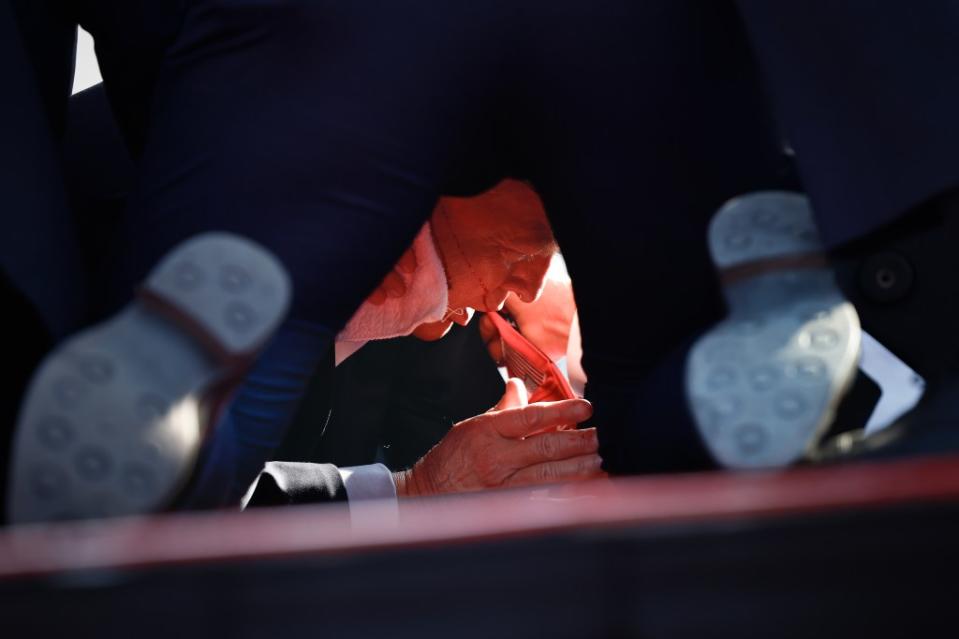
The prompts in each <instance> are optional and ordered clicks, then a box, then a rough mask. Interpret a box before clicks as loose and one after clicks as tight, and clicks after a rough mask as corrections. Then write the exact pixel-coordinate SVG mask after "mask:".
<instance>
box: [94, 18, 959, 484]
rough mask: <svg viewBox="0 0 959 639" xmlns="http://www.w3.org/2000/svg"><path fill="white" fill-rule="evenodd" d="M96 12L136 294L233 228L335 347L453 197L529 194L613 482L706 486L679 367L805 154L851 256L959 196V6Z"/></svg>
mask: <svg viewBox="0 0 959 639" xmlns="http://www.w3.org/2000/svg"><path fill="white" fill-rule="evenodd" d="M121 4H122V5H124V6H122V7H121V6H120V5H121ZM75 6H76V11H77V13H78V19H79V20H80V21H81V22H82V23H84V24H85V25H88V26H89V28H90V29H91V31H92V32H93V34H94V37H95V38H96V39H97V40H98V42H101V43H104V46H102V47H101V48H100V49H99V53H100V56H101V63H102V65H103V68H104V72H105V78H106V83H107V85H108V88H109V90H110V93H111V98H112V99H113V101H114V104H115V106H116V107H117V110H118V113H120V114H124V115H122V116H121V119H122V120H124V121H125V122H133V123H136V122H140V123H143V124H142V125H143V127H144V130H143V131H142V141H143V147H142V148H143V153H142V158H141V165H140V172H139V183H138V186H137V189H136V191H135V194H134V196H133V199H132V202H131V205H130V208H129V209H128V215H127V216H126V217H127V228H126V231H125V238H126V240H125V246H126V249H127V255H126V258H125V262H123V267H122V268H120V269H118V272H119V273H122V275H123V277H122V278H121V279H120V281H118V282H117V283H116V285H117V289H116V290H117V291H119V292H120V293H121V294H125V292H126V291H128V290H129V286H130V285H131V284H132V283H133V282H134V281H136V280H137V279H138V278H139V277H141V276H142V274H143V273H145V272H146V270H147V268H149V266H150V265H151V264H153V263H154V262H155V261H156V260H157V259H158V258H159V257H160V256H161V255H162V254H163V253H164V252H165V251H166V250H168V249H169V248H170V247H171V246H172V245H173V244H174V243H175V242H176V241H178V240H180V239H182V238H184V237H187V236H189V235H192V234H195V233H198V232H201V231H204V230H209V229H226V230H231V231H235V232H238V233H242V234H245V235H248V236H250V237H252V238H254V239H256V240H258V241H260V242H262V243H264V244H265V245H267V246H268V247H269V248H270V249H271V250H273V251H274V252H275V253H276V254H277V255H279V256H280V258H281V259H282V260H283V261H284V263H285V264H286V266H287V267H288V268H289V269H290V271H291V273H292V274H293V277H294V281H295V286H296V300H295V309H294V311H295V317H296V318H298V319H302V320H306V321H308V322H310V324H311V325H312V326H314V327H317V328H318V330H321V331H323V332H325V333H326V334H327V336H332V335H333V334H335V332H336V331H337V330H338V329H339V328H340V327H341V326H342V325H343V324H344V323H345V321H346V320H347V319H348V318H349V316H350V314H351V313H352V311H353V310H354V309H355V308H356V307H357V306H358V304H359V303H360V301H361V300H362V299H363V298H364V296H365V295H366V294H367V293H368V292H369V291H370V290H371V289H372V288H373V286H374V285H375V284H376V282H378V280H379V279H380V278H381V277H382V275H383V273H384V272H386V270H387V269H388V268H389V266H390V265H391V264H392V263H393V262H394V260H395V259H396V258H397V256H398V255H399V254H400V253H401V252H402V250H403V249H404V248H405V246H406V245H407V244H408V243H409V241H410V240H411V239H412V237H413V235H414V234H415V232H416V230H417V229H418V228H419V226H420V225H421V224H422V222H423V220H424V219H426V217H427V216H428V215H429V213H430V210H431V208H432V204H433V202H434V201H435V198H436V196H437V195H438V194H440V193H442V192H458V193H465V192H475V191H478V190H479V189H481V188H482V187H484V186H487V185H489V184H491V183H492V181H493V180H495V179H496V178H498V177H501V176H503V175H514V176H517V177H525V178H528V179H531V180H532V181H533V183H534V185H535V186H536V187H537V189H538V190H539V191H540V193H541V194H542V196H543V198H544V200H545V202H546V204H547V209H548V211H549V215H550V219H551V221H552V222H553V225H554V227H555V231H556V234H557V237H558V239H559V242H560V245H561V247H562V250H563V252H564V254H565V255H566V257H567V262H568V264H569V267H570V270H571V273H572V275H573V278H574V280H575V281H576V294H577V301H578V304H579V308H580V319H581V323H582V327H583V332H584V336H583V338H584V339H583V345H584V350H585V355H584V365H585V367H586V370H587V373H588V375H589V377H590V384H589V388H588V396H589V397H590V398H591V399H593V400H594V405H595V409H596V413H595V418H594V422H595V423H596V424H597V426H598V427H599V428H600V438H601V445H602V452H603V454H604V455H605V456H606V458H607V460H608V465H609V467H610V469H612V470H616V471H643V470H649V469H650V466H649V462H648V461H647V460H649V459H650V458H651V457H657V455H651V454H649V451H656V450H660V451H661V452H662V454H661V455H659V456H658V457H662V458H663V459H662V460H661V461H660V462H659V463H657V464H655V469H656V470H672V469H679V468H688V467H690V466H696V465H699V464H700V463H706V462H705V454H704V453H703V452H702V451H701V450H699V449H697V450H695V451H690V453H689V454H688V455H685V456H678V457H676V456H673V457H675V459H676V461H675V462H674V463H673V462H670V458H671V455H672V453H671V452H670V451H671V450H674V448H675V447H674V446H673V444H672V443H670V442H673V441H683V442H687V444H688V446H691V447H693V448H695V447H696V446H697V444H696V439H695V436H694V435H693V433H692V429H691V424H690V421H689V418H688V415H687V414H686V410H685V408H684V405H683V402H682V401H681V394H680V393H679V392H678V390H677V389H675V386H676V384H678V378H679V375H678V374H677V371H681V367H682V357H683V352H684V351H683V349H684V346H683V344H688V343H689V340H690V338H691V336H694V335H695V334H697V333H699V332H702V331H703V330H705V329H706V328H707V327H708V326H709V325H710V324H711V323H713V322H715V321H716V320H717V319H719V318H720V317H721V316H722V314H723V312H724V309H723V307H722V303H721V301H720V297H719V295H718V287H717V286H716V284H715V278H714V275H713V273H712V268H711V265H710V263H709V259H708V256H707V253H706V247H705V229H706V224H707V221H708V219H709V216H710V215H711V214H712V212H713V211H714V210H715V209H716V207H717V206H719V205H720V204H721V203H722V202H723V201H724V200H725V199H727V198H729V197H731V196H733V195H736V194H739V193H742V192H744V191H751V190H756V189H761V188H770V187H778V186H781V185H782V184H783V182H784V175H785V172H784V171H785V167H786V165H787V163H786V161H785V158H783V156H782V153H781V142H782V139H783V137H784V136H785V137H788V138H789V142H790V144H791V145H792V146H793V147H794V148H795V149H796V151H797V154H798V165H799V168H800V173H801V176H802V179H803V182H804V185H805V186H806V187H807V189H808V190H809V192H810V194H811V196H812V198H813V203H814V205H815V207H816V209H817V211H819V214H820V223H821V225H822V227H823V229H824V230H825V232H826V234H827V239H829V240H830V241H831V242H834V243H835V242H841V241H843V240H845V239H848V238H849V237H852V236H855V235H858V234H861V233H864V232H867V231H869V230H872V229H873V228H875V227H876V226H878V225H881V224H883V223H885V222H887V221H888V220H889V219H891V218H893V217H894V216H895V215H897V214H900V213H901V212H902V211H903V210H905V209H906V208H908V207H909V206H911V205H912V204H915V203H917V202H919V201H921V200H923V199H925V198H927V197H929V196H930V195H933V194H934V193H935V192H936V191H938V190H941V189H943V188H945V187H946V186H949V185H952V184H955V183H956V181H957V179H956V178H957V174H959V164H957V163H956V162H955V161H954V153H953V152H952V149H954V148H957V143H959V139H957V137H959V127H956V126H954V125H953V119H954V118H955V115H954V114H956V113H959V83H957V82H956V81H955V80H956V77H955V74H956V73H957V69H959V44H957V43H959V37H957V36H959V16H957V12H956V6H957V3H956V2H947V1H942V2H928V3H925V2H924V3H909V4H906V3H883V4H882V5H881V6H878V7H877V6H875V4H874V3H869V2H865V1H864V0H857V1H849V2H845V3H842V6H841V7H837V6H836V5H835V3H827V2H825V0H817V1H814V2H807V1H803V2H791V3H768V2H762V1H760V0H755V1H750V0H742V1H741V2H735V3H733V2H698V1H693V0H659V1H653V2H635V1H634V0H599V1H596V0H594V1H591V2H580V1H573V0H410V1H408V2H396V1H395V0H352V1H351V2H342V1H337V2H334V1H332V0H194V1H192V2H185V3H172V2H160V0H155V1H153V2H151V1H148V0H140V1H139V2H134V3H129V2H124V3H121V2H119V0H100V1H94V0H88V1H87V2H82V3H79V4H78V5H75ZM111 16H113V17H112V18H111ZM134 43H135V46H134ZM124 56H126V57H124ZM121 58H122V59H121ZM134 72H137V73H141V75H138V76H137V75H135V73H134ZM767 100H771V103H772V104H773V106H774V108H772V109H770V108H769V103H768V102H767ZM132 146H133V148H135V149H136V144H134V145H132ZM137 152H138V151H137ZM316 357H317V358H319V357H320V355H319V354H317V355H316ZM664 362H672V364H670V365H665V366H664ZM668 380H672V381H668ZM661 385H666V386H668V387H669V388H670V389H673V390H675V391H676V392H669V393H655V392H650V391H651V389H655V388H657V387H661ZM650 416H654V418H652V419H651V418H650ZM687 444H684V446H685V445H687ZM641 449H642V450H644V451H646V452H644V454H643V455H634V454H633V451H638V450H641ZM691 460H692V461H691Z"/></svg>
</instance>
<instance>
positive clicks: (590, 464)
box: [506, 454, 603, 486]
mask: <svg viewBox="0 0 959 639" xmlns="http://www.w3.org/2000/svg"><path fill="white" fill-rule="evenodd" d="M602 463H603V460H602V459H601V458H600V456H599V455H595V454H590V455H581V456H579V457H573V458H571V459H563V460H560V461H553V462H544V463H542V464H535V465H533V466H527V467H526V468H523V469H522V470H519V471H517V472H516V473H515V474H514V475H513V476H512V477H510V478H509V479H508V480H507V481H506V485H507V486H529V485H531V484H551V483H555V482H562V481H575V480H583V479H592V478H594V477H599V476H602V470H601V469H600V467H601V466H602Z"/></svg>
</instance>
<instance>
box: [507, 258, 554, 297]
mask: <svg viewBox="0 0 959 639" xmlns="http://www.w3.org/2000/svg"><path fill="white" fill-rule="evenodd" d="M539 262H542V263H539ZM524 266H525V267H524V268H523V267H521V268H516V269H515V270H514V272H513V274H512V277H511V278H510V281H509V285H508V289H509V290H510V291H511V292H512V293H513V294H514V295H516V297H518V298H519V300H520V301H521V302H525V303H527V304H529V303H530V302H535V301H536V299H537V298H538V297H539V294H540V293H541V292H542V291H543V283H544V282H545V280H546V271H547V270H548V269H549V260H548V259H546V260H531V261H530V262H527V263H526V264H525V265H524Z"/></svg>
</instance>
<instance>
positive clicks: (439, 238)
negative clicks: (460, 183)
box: [415, 181, 556, 339]
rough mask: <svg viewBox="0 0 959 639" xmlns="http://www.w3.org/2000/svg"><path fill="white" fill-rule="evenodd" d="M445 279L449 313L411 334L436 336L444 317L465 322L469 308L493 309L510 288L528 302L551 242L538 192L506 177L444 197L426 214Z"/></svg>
mask: <svg viewBox="0 0 959 639" xmlns="http://www.w3.org/2000/svg"><path fill="white" fill-rule="evenodd" d="M431 228H432V231H433V236H434V239H435V240H436V244H437V248H438V249H439V252H440V255H441V257H442V258H443V263H444V267H445V269H446V276H447V279H448V283H449V308H450V312H449V313H448V315H447V318H446V320H445V321H444V322H441V323H440V324H446V326H445V328H444V327H443V326H438V325H433V328H427V327H424V328H423V329H422V330H418V331H417V332H416V333H415V334H416V335H418V336H420V337H421V338H423V339H431V338H432V339H438V337H441V336H442V335H443V334H444V333H445V331H446V330H448V328H449V323H450V322H456V323H458V324H463V325H465V324H466V323H467V322H468V321H469V319H470V317H471V316H472V312H471V310H469V309H475V310H478V311H484V312H488V311H498V310H500V309H501V308H502V307H503V304H504V303H505V301H506V297H507V296H508V295H509V294H510V293H512V294H514V295H516V296H517V297H518V298H519V299H520V300H521V301H523V302H532V301H533V300H535V299H536V298H537V297H538V296H539V293H540V291H541V290H542V287H543V280H544V279H545V277H546V271H547V270H548V269H549V264H550V260H551V259H552V256H553V254H554V253H555V252H556V243H555V240H554V239H553V234H552V232H551V230H550V228H549V223H548V222H547V220H546V214H545V212H544V211H543V208H542V205H541V204H540V202H539V198H538V196H536V194H535V193H534V192H533V191H532V190H531V189H530V188H529V187H527V186H525V185H524V184H522V183H520V182H515V181H507V182H504V183H502V184H500V185H499V186H497V187H496V188H495V189H493V190H491V191H488V192H487V193H484V194H483V195H481V196H478V197H475V198H444V199H443V200H441V201H440V204H439V205H438V206H437V209H436V211H435V212H434V214H433V217H432V219H431Z"/></svg>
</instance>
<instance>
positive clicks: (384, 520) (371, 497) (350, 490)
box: [337, 464, 399, 527]
mask: <svg viewBox="0 0 959 639" xmlns="http://www.w3.org/2000/svg"><path fill="white" fill-rule="evenodd" d="M337 470H338V471H339V473H340V478H341V479H342V480H343V487H344V488H346V497H347V499H349V502H350V520H351V521H352V523H353V526H354V527H357V526H377V525H379V526H382V525H384V524H389V525H392V526H395V525H396V523H397V522H398V520H399V508H398V505H397V501H396V482H394V481H393V473H391V472H390V469H389V468H387V467H386V466H384V465H383V464H370V465H368V466H347V467H345V468H338V469H337Z"/></svg>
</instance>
